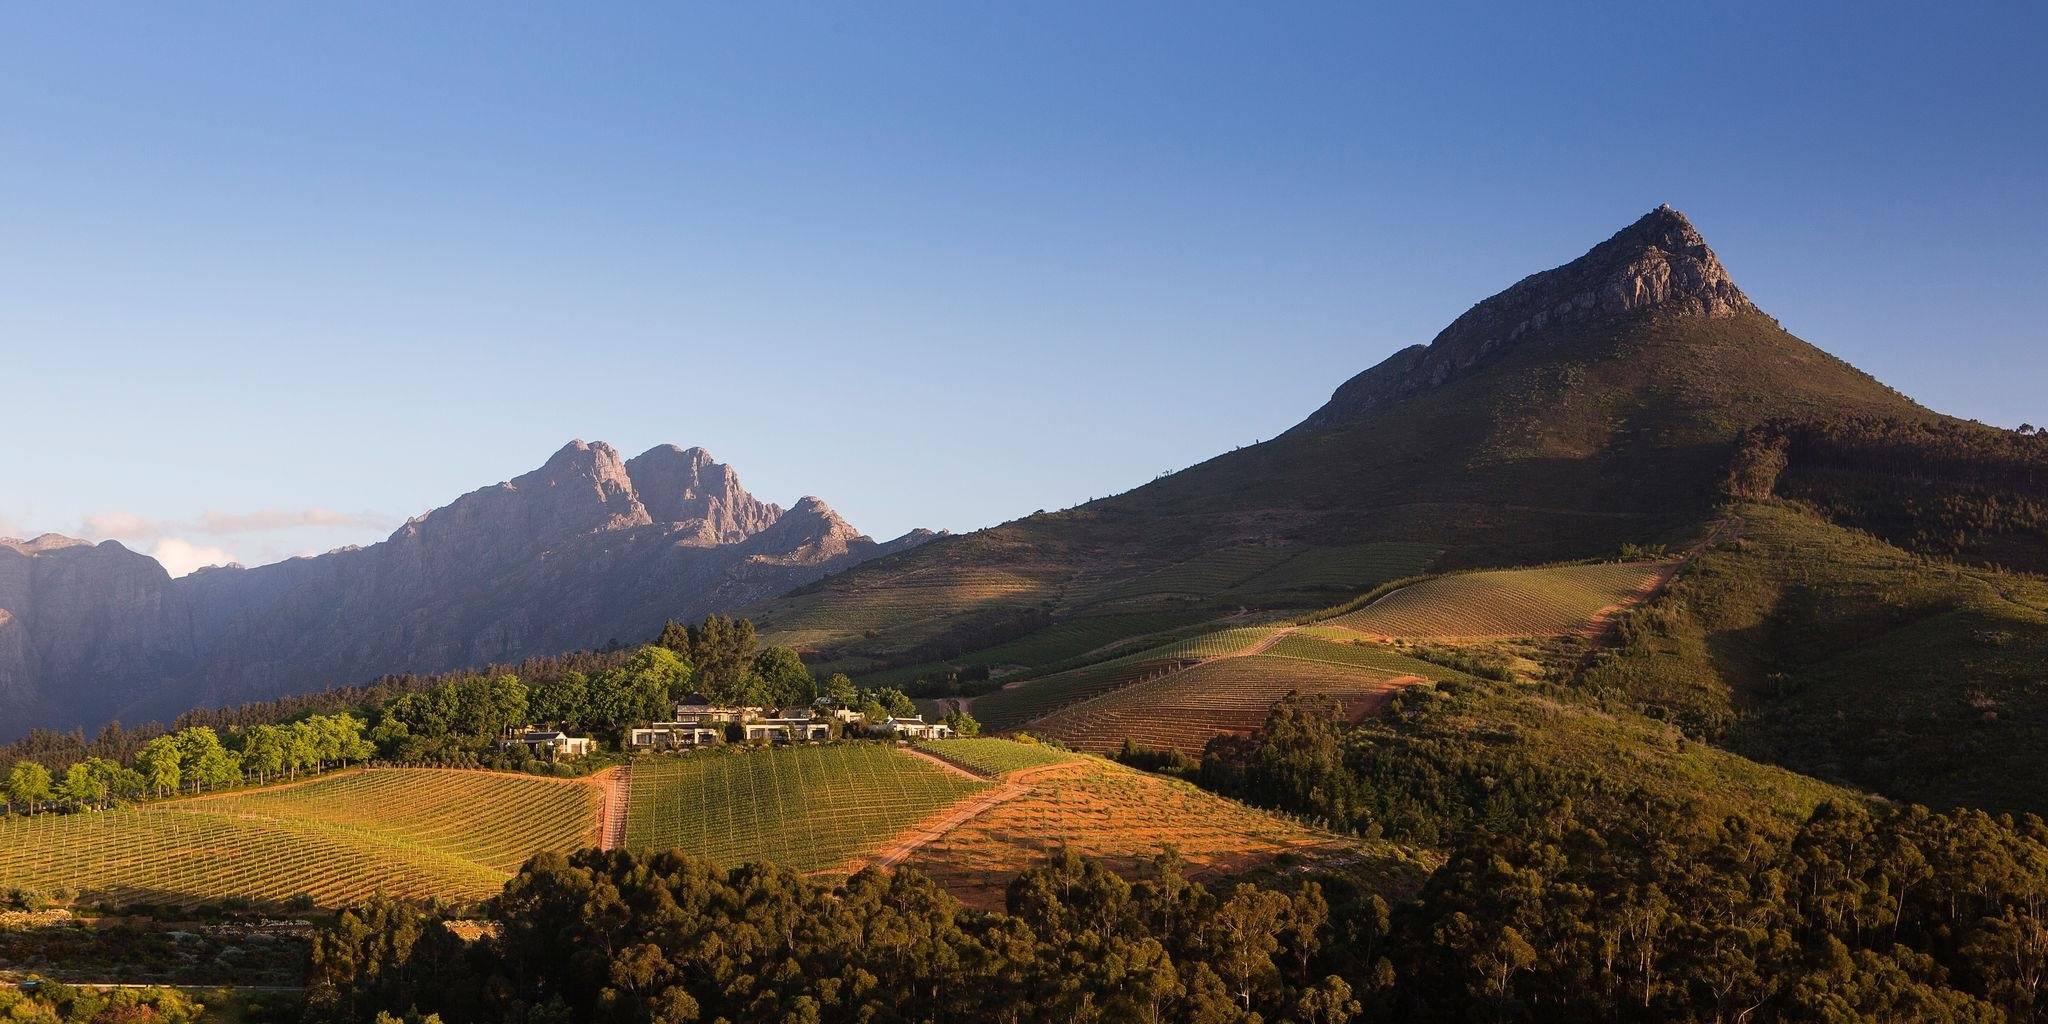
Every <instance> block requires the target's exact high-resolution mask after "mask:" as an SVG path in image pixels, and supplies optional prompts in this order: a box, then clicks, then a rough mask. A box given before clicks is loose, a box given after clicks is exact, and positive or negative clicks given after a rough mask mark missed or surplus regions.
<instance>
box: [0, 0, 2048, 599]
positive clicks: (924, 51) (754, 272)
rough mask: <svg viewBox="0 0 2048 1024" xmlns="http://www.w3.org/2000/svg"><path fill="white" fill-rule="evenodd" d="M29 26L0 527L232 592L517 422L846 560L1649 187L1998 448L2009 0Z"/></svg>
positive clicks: (1197, 430) (1082, 496)
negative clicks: (690, 480) (577, 442)
mask: <svg viewBox="0 0 2048 1024" xmlns="http://www.w3.org/2000/svg"><path fill="white" fill-rule="evenodd" d="M586 6H589V5H557V6H553V7H541V6H523V5H516V4H495V3H494V4H479V5H474V6H461V5H454V4H436V5H416V4H415V5H390V6H374V5H346V6H345V7H343V6H335V7H331V8H327V9H314V8H312V7H311V6H309V5H296V4H295V5H217V6H216V5H204V4H193V5H184V4H180V5H162V4H158V5H134V6H111V5H90V6H86V5H28V6H19V7H15V8H12V9H10V10H9V11H8V13H7V14H6V15H5V22H4V28H0V67H4V68H5V69H6V70H5V72H4V74H0V367H4V371H0V396H4V398H0V436H4V437H5V438H6V444H5V445H4V446H0V534H8V533H11V534H16V535H26V534H34V533H39V532H42V531H45V530H55V531H60V532H66V533H72V534H80V533H86V534H91V535H94V536H111V537H117V538H120V539H122V540H124V542H127V543H130V544H131V545H132V546H136V547H138V548H140V549H142V550H153V549H155V548H157V546H159V545H163V546H164V547H163V550H164V553H165V560H166V562H167V564H173V563H175V565H174V568H175V567H185V566H189V564H191V563H192V562H194V561H195V560H203V559H204V558H207V557H215V556H218V555H220V554H226V555H231V556H233V557H236V558H239V559H241V560H242V561H244V562H248V563H251V564H253V563H257V562H262V561H267V560H271V559H274V558H278V557H283V556H287V555H290V554H293V553H297V552H301V551H309V550H320V549H324V548H327V547H330V546H333V545H335V544H340V543H346V542H368V541H372V540H376V539H379V538H381V537H382V536H383V535H384V534H385V533H386V532H388V531H389V530H390V529H391V528H392V527H394V526H395V525H396V524H397V523H398V522H399V521H401V520H402V519H403V518H404V517H405V516H408V515H412V514H416V513H418V512H421V511H424V510H426V509H427V508H430V507H432V506H435V505H439V504H443V503H445V502H446V501H447V500H449V499H451V498H453V497H454V496H455V495H456V494H458V493H460V492H462V491H466V490H469V489H472V488H474V487H478V486H482V485H485V484H489V483H492V482H495V481H498V480H502V479H505V478H507V477H510V476H513V475H516V474H517V473H519V472H522V471H524V470H526V469H529V468H531V467H533V466H535V465H538V464H539V463H540V462H541V461H542V460H543V459H545V458H546V456H547V455H548V454H549V453H551V452H552V451H553V450H554V449H555V448H557V447H559V446H560V445H561V444H562V443H564V442H565V441H567V440H568V439H569V438H571V437H583V438H588V439H604V440H608V441H610V442H612V443H613V444H614V445H616V446H618V447H619V448H621V449H622V450H624V451H626V453H627V454H629V455H630V454H633V453H636V452H638V451H640V450H642V449H644V448H647V447H649V446H652V445H654V444H658V443H664V442H670V441H674V442H678V443H681V444H684V445H690V444H700V445H704V446H706V447H708V448H709V449H710V450H711V451H712V452H713V453H714V454H715V455H717V456H718V457H719V458H721V459H723V460H725V461H728V462H731V463H732V464H734V465H735V466H737V467H738V468H739V470H740V473H741V475H742V478H743V479H744V480H745V482H746V483H747V485H748V486H749V488H750V489H751V490H753V491H754V492H755V493H757V494H758V495H760V496H762V497H763V498H765V499H768V500H774V501H779V502H782V503H784V504H788V503H790V502H791V501H793V500H794V499H795V498H796V497H798V496H799V495H802V494H806V493H815V494H818V495H821V496H823V497H824V498H825V499H826V500H827V501H828V502H830V503H831V504H833V505H834V506H835V507H837V508H838V509H839V510H840V511H841V512H843V513H844V514H845V515H846V516H847V517H848V518H849V519H851V520H852V521H853V522H854V523H855V524H856V525H858V526H860V527H862V528H863V529H865V530H867V531H869V532H870V533H873V534H876V535H878V536H885V535H894V534H897V533H900V532H902V531H903V530H906V529H908V528H910V527H913V526H920V525H923V526H933V527H945V528H950V529H955V530H963V529H971V528H974V527H978V526H983V525H988V524H991V523H994V522H998V521H1001V520H1003V519H1006V518H1010V517H1012V516H1015V515H1019V514H1023V513H1028V512H1030V511H1032V510H1033V509H1037V508H1057V507H1062V506H1066V505H1071V504H1073V503H1076V502H1079V501H1084V500H1087V499H1089V498H1092V497H1097V496H1100V495H1104V494H1109V493H1114V492H1116V491H1120V490H1124V489H1127V488H1129V487H1131V486H1133V485H1135V484H1138V483H1142V482H1143V481H1145V480H1147V479H1149V478H1151V477H1152V476H1154V475H1156V474H1158V473H1159V472H1161V471H1163V470H1168V469H1173V468H1178V467H1182V466H1185V465H1188V464H1190V463H1193V462H1196V461H1199V460H1201V459H1203V458H1206V457H1208V456H1209V455H1212V454H1214V453H1216V452H1218V451H1221V450H1225V449H1228V448H1230V447H1233V446H1236V445H1240V444H1245V443H1249V442H1251V441H1253V440H1255V439H1258V438H1264V437H1270V436H1272V435H1274V434H1275V433H1277V432H1279V431H1281V430H1283V429H1285V428H1286V427H1287V426H1289V425H1291V424H1292V423H1294V422H1295V421H1297V420H1299V419H1300V418H1301V417H1302V416H1304V415H1306V414H1307V413H1308V412H1309V411H1310V410H1311V409H1313V408H1314V407H1315V406H1316V405H1317V404H1319V403H1320V402H1321V401H1322V400H1323V399H1324V398H1325V397H1327V395H1328V393H1329V392H1330V390H1331V389H1332V388H1334V387H1335V386H1336V385H1337V384H1338V383H1339V382H1341V381H1342V380H1343V379H1344V378H1346V377H1347V376H1349V375H1350V374H1352V373H1355V372H1357V371H1358V370H1360V369H1363V368H1365V367H1366V366H1369V365H1371V364H1373V363H1374V362H1376V361H1378V360H1379V359H1381V358H1383V357H1384V356H1385V355H1386V354H1388V353H1389V352H1391V351H1393V350H1394V349H1396V348H1399V347H1401V346H1403V345H1406V344H1410V343H1413V342H1417V341H1427V340H1428V339H1429V337H1430V336H1431V335H1433V334H1434V333H1435V332H1436V331H1437V330H1438V329H1439V328H1440V327H1442V326H1443V325H1444V324H1445V323H1447V322H1448V321H1449V320H1450V319H1451V318H1452V317H1454V316H1456V315H1457V314H1458V313H1459V312H1461V311H1463V310H1464V309H1465V308H1466V307H1468V306H1469V305H1470V304H1471V303H1472V302H1474V301H1476V300H1478V299H1480V298H1482V297H1484V296H1485V295H1487V294H1490V293H1492V292H1494V291H1497V290H1499V289H1500V288H1502V287H1504V286H1506V285H1507V284H1509V283H1512V282H1513V281H1514V280H1515V279H1516V278H1518V277H1520V276H1522V275H1524V274H1527V273H1530V272H1533V271H1535V270H1539V269H1543V268H1546V267H1549V266H1553V265H1555V264H1558V263H1561V262H1563V261H1565V260H1567V259H1570V258H1571V257H1573V256H1575V255H1577V254H1578V253H1579V252H1581V251H1583V250H1584V249H1586V248H1587V247H1589V246H1590V245H1592V244H1593V243H1595V242H1597V241H1599V240H1600V239H1602V238H1604V237H1606V236H1607V234H1609V233H1610V232H1612V231H1613V230H1615V229H1617V228H1619V227H1620V226H1622V225H1624V224H1626V223H1628V222H1629V221H1630V220H1632V219H1634V218H1635V217H1637V216H1639V215H1640V214H1642V213H1643V212H1644V211H1647V210H1648V209H1650V208H1651V207H1653V206H1655V205H1656V204H1658V203H1660V202H1669V203H1671V204H1672V205H1674V206H1676V207H1678V208H1679V209H1681V210H1683V211H1685V212H1687V213H1688V214H1689V215H1691V216H1692V218H1693V220H1694V221H1695V223H1697V224H1698V225H1699V227H1700V228H1701V230H1702V231H1703V232H1704V233H1705V234H1706V236H1707V238H1708V240H1709V242H1710V243H1712V244H1713V245H1714V246H1715V248H1716V249H1717V250H1718V251H1719V252H1720V254H1721V256H1722V259H1723V261H1724V262H1725V263H1726V264H1727V265H1728V266H1729V268H1730V270H1731V272H1732V273H1733V274H1734V276H1735V278H1736V280H1737V281H1738V282H1739V283H1740V284H1741V285H1742V286H1743V287H1744V288H1745V289H1746V290H1747V291H1748V292H1749V294H1750V295H1751V297H1752V298H1754V299H1755V300H1757V302H1758V303H1759V304H1760V305H1762V306H1763V307H1764V308H1765V309H1766V310H1768V311H1770V312H1771V313H1773V314H1775V315H1777V316H1778V317H1779V318H1780V319H1781V320H1782V321H1783V322H1784V323H1785V324H1786V326H1787V327H1789V328H1790V329H1792V330H1793V331H1794V332H1795V333H1798V334H1800V335H1801V336H1803V337H1805V338H1807V339H1808V340H1810V341H1813V342H1815V343H1817V344H1820V345H1822V346H1823V347H1826V348H1829V349H1830V350H1832V351H1834V352H1836V353H1838V354H1840V355H1842V356H1844V357H1845V358H1848V359H1849V360H1851V361H1852V362H1855V363H1856V364H1858V365H1860V366H1862V367H1864V368H1865V369H1867V370H1869V371H1871V372H1873V373H1875V374H1877V375H1878V376H1879V377H1881V378H1883V379H1884V380H1886V381H1887V382H1889V383H1891V384H1893V385H1895V386H1897V387H1899V388H1901V389H1902V390H1904V391H1906V392H1907V393H1908V394H1910V395H1912V396H1914V397H1915V398H1918V399H1920V400H1922V401H1923V402H1926V403H1928V404H1930V405H1933V406H1935V407H1937V408H1940V409H1943V410H1945V411H1949V412H1954V413H1957V414H1960V415H1965V416H1972V417H1976V418H1979V419H1982V420H1985V421H1987V422H1992V423H1998V424H2003V425H2008V426H2010V425H2016V424H2018V423H2020V422H2022V421H2028V420H2031V421H2033V422H2037V423H2038V422H2042V421H2043V420H2048V401H2044V400H2043V397H2042V395H2043V393H2044V388H2043V384H2044V382H2048V345H2044V344H2043V342H2044V340H2048V339H2044V337H2043V334H2044V328H2043V326H2042V325H2043V324H2044V323H2048V260H2044V259H2043V257H2042V255H2041V244H2042V243H2041V239H2043V238H2044V237H2048V188H2044V187H2043V186H2044V171H2043V168H2044V165H2048V160H2044V158H2048V128H2044V124H2048V119H2044V118H2043V117H2042V116H2041V113H2040V111H2041V108H2042V106H2043V103H2044V101H2048V73H2044V72H2043V70H2042V67H2043V65H2042V62H2041V60H2040V54H2039V52H2038V51H2039V46H2040V43H2041V41H2042V40H2043V39H2044V38H2048V15H2044V14H2043V13H2042V11H2043V8H2042V6H2041V5H2039V4H2032V5H2023V4H2013V5H2009V6H2003V7H2000V6H1995V5H1984V6H1980V7H1974V8H1973V9H1972V11H1971V12H1970V13H1969V14H1967V15H1962V14H1958V13H1954V12H1947V11H1942V12H1937V11H1936V10H1935V9H1933V8H1928V7H1925V6H1924V5H1923V6H1919V7H1911V6H1907V5H1886V4H1877V5H1872V4H1857V5H1841V6H1818V5H1814V6H1806V5H1799V6H1798V9H1797V10H1793V11H1787V10H1783V9H1781V8H1783V7H1785V6H1788V5H1776V4H1773V5H1763V4H1759V5H1722V4H1714V5H1707V4H1697V5H1690V6H1687V7H1685V8H1683V9H1679V10H1674V11H1673V12H1671V13H1667V14H1663V15H1655V14H1651V13H1649V11H1650V10H1651V9H1650V8H1645V7H1643V6H1641V5H1611V6H1604V5H1603V6H1594V5H1583V6H1581V5H1574V6H1558V5H1522V6H1520V7H1512V6H1511V5H1491V4H1488V5H1476V4H1475V5H1457V4H1429V5H1426V6H1418V7H1415V8H1412V9H1409V10H1405V11H1397V10H1394V9H1391V8H1383V7H1380V6H1378V5H1339V6H1330V7H1314V6H1308V5H1277V6H1276V5H1236V4H1233V5H1193V4H1184V3H1173V4H1158V5H1115V6H1109V5H1099V4H1074V5H1060V4H1050V3H1047V4H1030V5H1023V4H1001V5H997V4H950V3H945V4H929V5H915V4H876V5H847V6H843V7H825V6H822V5H810V4H804V5H775V4H733V3H719V4H714V5H706V6H694V7H687V8H686V7H684V6H682V5H658V6H656V5H650V6H647V7H638V8H631V7H612V8H610V9H607V10H604V11H591V10H585V9H582V8H583V7H586Z"/></svg>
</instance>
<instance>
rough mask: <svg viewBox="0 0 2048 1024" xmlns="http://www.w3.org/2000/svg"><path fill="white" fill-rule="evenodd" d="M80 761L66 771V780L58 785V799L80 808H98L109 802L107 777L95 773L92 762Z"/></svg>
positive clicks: (93, 759) (95, 759)
mask: <svg viewBox="0 0 2048 1024" xmlns="http://www.w3.org/2000/svg"><path fill="white" fill-rule="evenodd" d="M97 760H99V759H98V758H92V759H91V760H90V761H78V762H75V763H74V764H72V765H71V767H69V768H66V769H64V778H63V780H62V781H60V782H58V783H57V799H59V800H62V801H64V802H65V803H68V804H70V805H71V806H72V807H74V808H78V807H98V806H100V805H102V804H104V803H106V802H107V796H108V789H107V780H106V777H105V775H103V774H102V773H100V772H98V771H95V770H94V769H93V765H92V763H91V761H97Z"/></svg>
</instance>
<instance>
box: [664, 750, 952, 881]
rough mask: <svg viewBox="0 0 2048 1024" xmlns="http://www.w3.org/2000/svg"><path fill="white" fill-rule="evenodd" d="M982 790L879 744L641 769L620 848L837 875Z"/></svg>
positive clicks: (701, 757) (722, 754)
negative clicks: (935, 813) (833, 871)
mask: <svg viewBox="0 0 2048 1024" xmlns="http://www.w3.org/2000/svg"><path fill="white" fill-rule="evenodd" d="M987 785H988V784H987V783H985V782H980V781H977V780H975V779H972V778H968V777H966V776H964V775H962V774H959V773H956V772H952V771H948V770H946V769H945V768H943V767H940V766H936V765H933V764H930V763H928V762H926V761H923V760H921V759H918V758H915V757H912V756H910V755H909V754H906V753H903V752H902V751H900V750H898V749H896V748H895V747H892V746H889V745H885V744H880V743H835V744H831V745H827V746H802V747H769V748H763V749H758V750H749V749H736V750H713V751H704V752H701V753H696V754H690V755H687V756H681V757H659V758H651V759H643V760H641V761H638V762H636V763H635V764H634V766H633V781H632V798H631V799H630V800H629V801H628V802H627V805H626V806H627V809H628V810H627V818H626V845H628V846H630V847H633V848H636V849H660V850H668V849H675V850H681V851H683V852H684V853H687V854H689V855H691V856H693V857H703V858H707V859H709V860H712V861H714V862H716V863H718V864H721V865H727V866H731V865H737V864H741V863H745V862H747V861H753V860H772V861H775V862H776V863H778V864H783V865H787V866H789V867H793V868H796V869H798V870H801V871H816V870H823V869H829V868H837V867H841V866H846V865H847V864H848V863H849V861H851V860H852V859H854V858H856V857H859V856H861V855H863V854H866V853H868V852H870V851H872V850H874V849H875V848H877V847H879V846H881V845H882V844H884V843H886V842H887V841H889V840H890V839H891V838H893V837H895V836H896V835H897V834H898V833H901V832H902V831H904V830H905V829H907V828H909V827H910V826H912V825H915V824H917V822H918V821H919V820H921V819H923V818H924V817H925V816H927V815H929V814H931V813H932V812H933V811H936V810H938V809H940V808H942V807H945V806H947V805H948V804H951V803H953V802H954V801H956V800H958V799H960V798H961V797H963V796H966V795H968V794H970V793H973V792H976V791H977V790H980V789H984V788H986V787H987Z"/></svg>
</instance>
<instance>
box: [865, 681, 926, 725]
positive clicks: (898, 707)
mask: <svg viewBox="0 0 2048 1024" xmlns="http://www.w3.org/2000/svg"><path fill="white" fill-rule="evenodd" d="M875 701H876V702H877V703H879V704H881V705H882V710H883V711H885V712H887V713H888V714H890V715H893V716H895V717H897V718H909V717H911V716H912V715H915V714H917V703H916V702H915V701H912V700H911V699H910V695H908V694H906V693H904V692H903V691H902V690H899V689H897V688H895V687H893V686H884V687H882V688H881V689H880V690H878V691H876V693H875Z"/></svg>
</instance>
